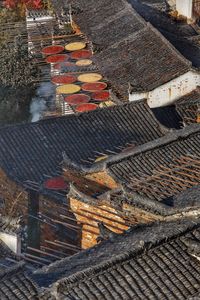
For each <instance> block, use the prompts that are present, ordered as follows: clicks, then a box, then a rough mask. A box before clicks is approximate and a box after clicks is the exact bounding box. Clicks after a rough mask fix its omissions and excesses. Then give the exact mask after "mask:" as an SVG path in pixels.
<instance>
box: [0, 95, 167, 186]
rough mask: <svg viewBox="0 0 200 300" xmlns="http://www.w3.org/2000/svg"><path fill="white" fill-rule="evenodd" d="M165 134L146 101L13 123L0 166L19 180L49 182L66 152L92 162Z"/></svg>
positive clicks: (1, 136)
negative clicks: (128, 146) (29, 121)
mask: <svg viewBox="0 0 200 300" xmlns="http://www.w3.org/2000/svg"><path fill="white" fill-rule="evenodd" d="M144 124H145V126H144ZM163 135H164V133H163V130H162V128H161V127H160V124H159V123H158V122H157V120H156V119H155V117H154V115H153V113H152V112H151V110H150V108H149V107H148V105H147V104H146V102H144V101H139V102H137V103H128V104H125V105H122V106H113V107H110V108H105V109H99V110H96V111H92V112H88V113H82V114H79V115H71V116H65V117H60V118H52V119H47V120H43V121H40V122H37V123H31V124H25V125H24V124H23V125H17V126H9V127H5V128H1V129H0V167H2V168H3V170H4V171H5V172H6V174H7V175H8V176H9V177H11V179H14V180H15V181H17V182H19V183H24V182H25V181H26V180H31V181H34V182H43V181H44V179H45V178H46V177H45V175H48V176H55V174H56V173H58V172H61V169H62V166H61V162H62V161H63V153H64V152H65V154H66V155H67V157H68V158H69V159H70V160H71V161H73V162H75V163H77V164H85V165H86V166H87V165H90V164H91V163H92V162H94V161H95V160H96V158H97V157H100V156H102V153H103V154H108V155H110V154H111V153H119V152H120V151H121V147H122V148H125V147H127V144H134V145H140V144H143V143H146V142H148V141H151V140H153V139H156V138H158V137H161V136H163ZM90 162H91V163H90Z"/></svg>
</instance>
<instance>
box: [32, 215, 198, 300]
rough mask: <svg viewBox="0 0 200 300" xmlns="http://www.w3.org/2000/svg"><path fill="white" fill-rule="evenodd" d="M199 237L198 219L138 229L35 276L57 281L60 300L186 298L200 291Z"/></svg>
mask: <svg viewBox="0 0 200 300" xmlns="http://www.w3.org/2000/svg"><path fill="white" fill-rule="evenodd" d="M197 223H198V224H197ZM199 234H200V229H199V221H198V220H195V219H185V220H182V221H174V222H169V223H167V222H164V223H160V224H159V223H158V224H154V225H150V226H138V227H137V226H136V227H133V228H132V229H130V230H129V232H126V233H125V234H122V235H119V236H116V237H115V238H112V239H110V240H107V241H104V242H102V243H101V244H99V245H97V246H95V247H93V248H91V249H88V250H86V251H83V252H82V253H80V254H78V255H75V256H72V257H70V258H68V259H65V260H63V261H60V262H58V263H55V264H52V265H50V266H49V267H47V268H45V269H41V270H39V271H37V272H36V274H35V275H34V277H35V278H37V280H38V282H40V284H44V281H45V278H48V279H49V281H46V282H45V283H46V284H50V283H53V282H56V283H55V284H53V285H52V286H51V289H50V290H51V292H52V294H53V295H54V296H57V297H58V298H59V299H81V300H91V299H94V300H96V299H101V300H103V299H119V300H121V299H151V300H153V299H155V300H156V299H174V300H175V299H176V300H177V299H180V300H182V299H187V297H190V296H192V295H195V294H196V293H197V292H198V290H199V288H200V264H199V262H198V261H197V260H196V259H195V258H194V257H193V256H192V254H195V251H194V247H193V243H196V245H199ZM192 247H193V248H192ZM196 250H197V248H196ZM196 252H198V251H196ZM59 272H61V273H59ZM59 278H60V279H59ZM58 279H59V280H58ZM40 280H44V281H40Z"/></svg>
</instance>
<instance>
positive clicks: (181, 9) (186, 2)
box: [176, 0, 193, 19]
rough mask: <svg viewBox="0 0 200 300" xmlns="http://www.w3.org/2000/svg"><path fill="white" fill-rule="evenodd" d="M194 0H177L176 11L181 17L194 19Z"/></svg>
mask: <svg viewBox="0 0 200 300" xmlns="http://www.w3.org/2000/svg"><path fill="white" fill-rule="evenodd" d="M192 8H193V0H176V10H177V11H178V13H179V15H183V16H185V17H187V18H188V19H191V18H192Z"/></svg>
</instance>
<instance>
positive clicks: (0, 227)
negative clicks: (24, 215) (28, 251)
mask: <svg viewBox="0 0 200 300" xmlns="http://www.w3.org/2000/svg"><path fill="white" fill-rule="evenodd" d="M21 230H22V227H21V225H20V218H10V217H9V216H1V217H0V231H2V232H6V233H11V234H18V233H20V232H21Z"/></svg>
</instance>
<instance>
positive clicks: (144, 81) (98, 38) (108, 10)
mask: <svg viewBox="0 0 200 300" xmlns="http://www.w3.org/2000/svg"><path fill="white" fill-rule="evenodd" d="M76 7H78V8H79V9H80V13H79V10H78V9H77V15H76V17H75V20H76V22H77V23H78V25H79V26H80V28H81V30H82V31H83V32H84V33H85V34H86V35H87V36H89V38H90V39H91V41H92V42H93V44H94V46H96V49H97V51H98V52H100V53H97V54H96V55H95V56H94V60H95V62H96V64H97V66H98V67H99V68H100V70H101V72H102V73H103V75H104V76H105V77H107V79H108V80H109V81H110V82H111V83H112V85H113V87H114V88H116V90H118V92H119V94H120V95H124V98H126V97H127V94H128V90H129V91H130V92H131V91H137V90H142V91H149V90H152V89H154V88H156V87H158V86H160V85H162V84H164V83H166V82H168V81H170V80H172V79H173V78H176V77H178V76H179V75H181V74H183V73H185V72H187V71H188V70H189V69H190V68H191V64H190V62H189V61H187V60H186V59H185V58H183V57H182V56H181V54H180V53H179V52H177V51H176V50H175V48H174V47H173V46H172V45H171V44H170V43H169V42H168V41H167V40H166V39H165V38H164V37H163V36H162V35H161V34H160V33H159V32H158V31H157V30H156V29H154V28H153V27H152V26H151V25H150V24H149V23H146V22H145V21H144V19H143V18H142V17H141V16H139V15H138V14H137V12H136V11H135V10H134V9H133V8H132V7H131V5H130V4H128V3H127V2H126V1H123V0H118V1H109V2H108V1H105V0H104V1H99V2H97V1H93V0H90V1H87V3H86V2H85V1H76ZM124 28H126V30H124Z"/></svg>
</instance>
